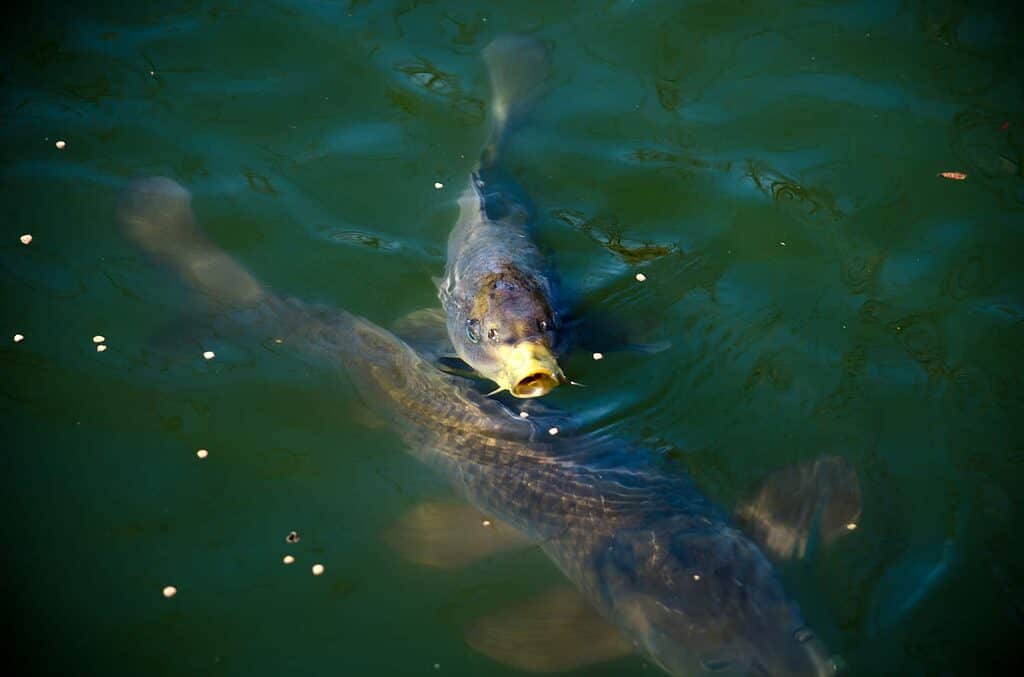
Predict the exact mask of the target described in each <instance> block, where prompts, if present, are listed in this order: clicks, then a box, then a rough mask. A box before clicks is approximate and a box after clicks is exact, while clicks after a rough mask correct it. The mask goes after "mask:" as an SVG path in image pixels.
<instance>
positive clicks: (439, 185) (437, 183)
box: [434, 181, 444, 190]
mask: <svg viewBox="0 0 1024 677" xmlns="http://www.w3.org/2000/svg"><path fill="white" fill-rule="evenodd" d="M442 188H444V184H443V183H441V182H440V181H435V182H434V190H441V189H442Z"/></svg>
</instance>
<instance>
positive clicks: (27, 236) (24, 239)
mask: <svg viewBox="0 0 1024 677" xmlns="http://www.w3.org/2000/svg"><path fill="white" fill-rule="evenodd" d="M18 239H19V240H21V243H22V244H31V242H32V235H30V234H29V233H25V234H24V235H22V236H21V237H19V238H18Z"/></svg>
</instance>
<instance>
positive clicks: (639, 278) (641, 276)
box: [636, 273, 647, 282]
mask: <svg viewBox="0 0 1024 677" xmlns="http://www.w3.org/2000/svg"><path fill="white" fill-rule="evenodd" d="M645 280H647V276H646V275H644V274H643V273H637V274H636V281H637V282H644V281H645Z"/></svg>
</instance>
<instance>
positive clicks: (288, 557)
mask: <svg viewBox="0 0 1024 677" xmlns="http://www.w3.org/2000/svg"><path fill="white" fill-rule="evenodd" d="M281 561H282V562H284V563H285V564H294V563H295V558H294V557H292V556H291V555H285V556H284V557H282V558H281Z"/></svg>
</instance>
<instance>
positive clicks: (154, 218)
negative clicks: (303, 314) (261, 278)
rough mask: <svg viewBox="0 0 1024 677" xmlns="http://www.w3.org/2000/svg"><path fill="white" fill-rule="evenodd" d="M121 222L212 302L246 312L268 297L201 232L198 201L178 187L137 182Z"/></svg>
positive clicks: (124, 200)
mask: <svg viewBox="0 0 1024 677" xmlns="http://www.w3.org/2000/svg"><path fill="white" fill-rule="evenodd" d="M117 216H118V221H120V223H121V227H122V228H123V229H124V232H125V234H126V235H127V236H128V237H129V238H131V239H132V240H133V241H135V243H136V244H137V245H139V246H140V247H141V248H142V249H144V250H145V251H146V252H147V253H149V254H151V255H152V256H154V257H156V258H157V259H159V260H160V261H162V262H163V263H166V264H169V265H170V266H171V267H173V268H174V269H175V270H176V271H177V272H178V273H179V274H180V275H181V276H182V277H183V278H184V279H185V280H186V281H187V282H188V283H189V284H190V285H191V286H192V287H193V288H195V290H196V291H198V292H200V293H202V294H204V295H206V296H207V297H209V298H211V299H212V300H214V301H217V302H219V303H223V304H227V305H229V306H244V305H249V304H252V303H255V302H257V301H259V300H260V299H261V298H262V297H263V289H262V288H261V287H260V285H259V283H258V282H257V281H256V278H254V277H253V276H252V275H251V274H250V273H249V272H248V271H247V270H246V269H245V268H243V267H242V266H241V265H239V263H238V262H237V261H235V260H234V259H232V258H231V257H230V256H229V255H228V254H227V253H225V252H224V251H222V250H220V249H218V248H217V246H216V245H214V244H213V243H212V242H211V241H210V240H209V239H208V238H207V237H206V235H205V234H203V232H202V230H200V228H199V226H198V225H197V224H196V221H195V217H194V216H193V214H192V195H191V194H190V193H189V192H188V190H187V189H186V188H184V187H183V186H182V185H180V184H178V183H177V182H175V181H173V180H171V179H167V178H164V177H160V176H157V177H151V178H147V179H141V180H138V181H135V182H134V183H132V184H131V185H129V186H128V188H127V189H126V190H125V191H124V193H123V194H122V196H121V201H120V204H119V205H118V208H117Z"/></svg>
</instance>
